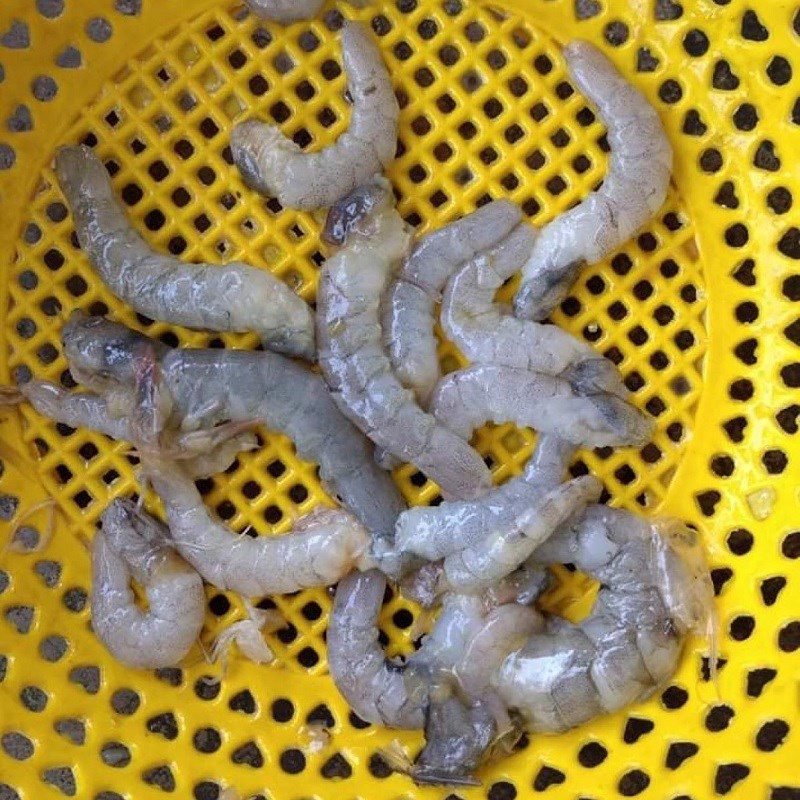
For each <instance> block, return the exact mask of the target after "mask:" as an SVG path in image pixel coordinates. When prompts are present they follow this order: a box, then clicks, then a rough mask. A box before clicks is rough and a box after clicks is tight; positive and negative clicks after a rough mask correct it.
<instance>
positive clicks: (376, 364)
mask: <svg viewBox="0 0 800 800" xmlns="http://www.w3.org/2000/svg"><path fill="white" fill-rule="evenodd" d="M364 192H368V193H373V194H375V195H376V196H377V197H378V198H379V200H376V201H374V202H372V203H370V204H369V206H368V211H367V213H366V214H365V215H364V216H356V217H355V219H354V220H351V223H352V224H350V225H349V226H347V227H349V232H348V234H347V241H346V244H345V245H344V246H343V247H342V248H341V249H340V250H339V252H338V253H336V254H335V255H334V256H333V257H331V258H329V259H328V261H327V262H326V263H325V266H324V268H323V271H322V276H321V278H320V286H319V292H318V297H317V337H318V340H319V363H320V367H321V369H322V374H323V375H324V377H325V380H326V382H327V384H328V386H329V387H330V389H331V391H332V393H333V398H334V400H335V401H336V404H337V405H338V406H339V408H340V409H341V411H342V413H344V414H345V416H347V417H348V418H349V419H350V420H351V421H352V422H353V423H354V424H356V425H357V426H358V427H359V428H360V429H361V430H362V431H364V433H366V434H367V436H369V438H370V439H372V441H373V442H375V443H376V444H377V445H378V446H379V447H381V448H382V449H383V450H385V451H387V452H389V453H390V454H391V455H394V456H396V457H398V458H400V459H402V460H404V461H410V462H412V463H414V464H416V466H417V467H419V469H421V470H422V471H423V472H425V473H426V474H427V475H428V476H429V477H430V478H432V479H433V480H435V481H436V482H437V483H438V484H439V486H440V487H441V490H442V492H443V494H445V495H447V496H450V497H453V496H455V497H468V496H473V495H475V494H478V493H480V492H481V491H483V490H484V489H485V488H488V486H489V483H490V475H489V470H488V469H487V468H486V465H485V464H484V463H483V460H482V459H481V457H480V456H479V455H478V453H477V452H475V450H473V449H472V448H471V447H470V446H469V445H468V444H467V443H466V442H465V441H463V440H461V439H459V437H458V436H456V435H455V434H453V433H452V432H451V431H450V430H449V429H448V428H446V427H445V426H444V425H442V424H440V423H439V422H437V421H436V420H435V419H434V418H433V417H432V416H431V415H430V414H427V413H425V412H424V411H423V410H422V409H421V408H420V407H419V405H417V403H416V400H415V398H414V395H413V394H412V392H410V391H409V390H408V389H405V388H404V387H403V386H402V385H401V383H400V382H399V381H398V380H397V378H396V377H395V375H394V373H393V371H392V368H391V364H390V362H389V359H388V357H387V356H386V353H385V352H384V350H383V346H382V342H381V325H380V322H379V306H380V299H381V296H382V294H383V292H384V290H385V288H386V285H387V283H388V281H389V279H390V277H391V274H392V271H393V270H394V269H395V267H396V266H397V264H398V263H399V262H400V261H401V259H402V258H403V257H404V256H405V253H406V250H407V248H408V244H409V234H408V231H407V230H406V227H405V224H404V223H403V220H402V218H401V217H400V215H399V214H398V213H397V211H396V210H395V208H394V205H393V198H392V197H391V195H390V193H389V192H388V190H386V189H384V188H383V187H382V186H379V185H377V184H375V185H372V186H371V187H368V188H367V189H362V190H360V192H359V194H363V193H364ZM341 202H342V204H343V205H352V203H351V201H350V200H349V198H345V200H343V201H341ZM355 207H356V214H357V215H358V210H359V209H361V208H364V207H367V206H365V204H364V203H363V201H362V200H359V202H358V203H357V204H356V206H355ZM334 213H336V214H338V213H339V211H338V209H334Z"/></svg>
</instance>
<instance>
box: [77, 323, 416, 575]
mask: <svg viewBox="0 0 800 800" xmlns="http://www.w3.org/2000/svg"><path fill="white" fill-rule="evenodd" d="M62 338H63V342H64V350H65V352H66V355H67V360H68V361H69V364H70V369H71V370H72V371H73V374H74V375H75V377H76V378H77V379H78V380H80V381H81V382H82V383H84V384H85V385H87V386H90V387H91V388H93V389H95V390H96V391H99V392H101V393H102V394H104V395H106V393H108V392H112V393H114V392H116V393H117V394H119V393H120V392H121V391H122V392H127V394H128V395H129V394H130V387H131V386H133V385H134V383H135V374H134V373H135V364H136V360H137V358H138V353H139V352H140V351H141V349H142V346H143V340H144V342H145V344H146V342H148V341H150V340H147V337H143V336H142V334H139V333H136V332H135V331H131V330H130V329H129V328H126V327H125V326H123V325H119V324H117V323H114V322H110V321H108V320H105V319H103V318H102V317H86V316H84V315H82V314H77V313H76V314H73V316H72V318H71V319H70V321H69V322H68V323H67V324H66V325H65V326H64V329H63V332H62ZM156 345H158V347H159V349H158V359H159V367H160V381H161V383H162V384H163V385H164V388H165V391H166V393H167V394H168V395H169V396H170V398H171V403H172V419H171V420H170V422H171V427H173V428H176V429H179V430H183V431H184V432H190V431H193V430H200V431H202V430H203V429H204V428H213V426H215V425H217V424H219V423H223V422H230V423H237V422H240V423H241V422H252V421H254V420H257V421H259V422H262V423H263V424H264V425H266V426H267V427H268V428H270V429H272V430H275V431H279V432H281V433H283V434H285V435H286V436H288V437H289V438H291V439H292V440H293V441H294V444H295V446H296V448H297V452H298V454H299V455H300V457H301V458H305V459H307V460H310V461H316V462H317V463H318V464H319V465H320V476H321V478H322V480H323V481H324V482H325V483H326V484H328V485H329V486H330V491H331V493H332V494H334V495H335V496H336V497H338V498H339V499H340V500H341V502H342V503H343V505H345V506H346V507H347V508H348V509H350V510H351V511H352V512H353V514H355V515H356V517H358V519H359V520H361V522H362V523H363V524H364V525H365V526H366V528H367V529H368V530H369V532H370V535H371V536H372V539H373V555H374V556H375V558H376V559H378V560H380V561H381V565H382V567H383V568H384V569H386V570H387V571H390V572H393V573H394V572H396V571H397V570H398V566H397V565H396V564H395V565H393V564H390V563H388V562H387V561H385V560H382V554H383V553H384V551H388V550H391V549H392V543H393V540H394V523H395V520H396V519H397V515H398V514H399V513H400V512H401V511H402V510H403V509H405V507H406V506H405V503H404V502H403V499H402V497H401V496H400V494H399V492H398V491H397V487H396V486H395V485H394V482H393V481H392V479H391V477H390V476H389V475H387V474H386V473H385V472H384V471H383V470H382V469H380V468H379V467H378V466H377V465H376V464H375V461H374V458H373V448H372V445H371V444H370V443H369V442H368V441H367V440H366V439H365V437H364V436H363V435H362V434H361V432H360V431H359V430H358V429H357V428H356V427H355V426H353V425H352V424H351V423H350V422H349V421H348V420H347V419H346V418H345V417H344V416H342V414H341V413H340V411H339V409H338V408H337V407H336V404H335V403H334V402H333V400H332V399H331V396H330V394H329V392H328V390H327V388H326V386H325V383H324V382H323V380H322V379H321V378H320V377H319V376H318V375H315V374H314V373H312V372H310V371H309V370H308V369H306V368H305V367H303V366H302V365H300V364H297V363H295V362H293V361H290V360H289V359H287V358H284V357H282V356H280V355H278V354H276V353H270V352H266V351H265V352H252V351H245V350H214V349H209V350H191V349H180V350H177V349H176V350H173V349H170V348H166V347H164V346H163V345H159V343H154V346H156Z"/></svg>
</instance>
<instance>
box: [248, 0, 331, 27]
mask: <svg viewBox="0 0 800 800" xmlns="http://www.w3.org/2000/svg"><path fill="white" fill-rule="evenodd" d="M323 2H324V0H247V7H248V8H249V9H250V10H251V11H252V12H253V13H254V14H255V15H256V16H257V17H261V18H262V19H271V20H274V21H275V22H279V23H280V24H281V25H288V24H289V23H290V22H297V21H298V20H301V19H311V18H312V17H315V16H316V15H317V13H318V12H319V10H320V9H321V8H322V4H323Z"/></svg>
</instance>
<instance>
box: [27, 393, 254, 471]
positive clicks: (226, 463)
mask: <svg viewBox="0 0 800 800" xmlns="http://www.w3.org/2000/svg"><path fill="white" fill-rule="evenodd" d="M19 391H20V395H21V396H22V397H24V398H25V399H26V400H27V401H28V402H29V403H30V404H31V405H32V406H33V407H34V408H35V409H36V410H37V411H38V412H39V413H40V414H41V415H42V416H44V417H47V418H48V419H52V420H54V421H55V422H60V423H61V424H62V425H69V426H70V427H71V428H88V429H89V430H94V431H97V432H98V433H103V434H105V435H106V436H110V437H111V438H112V439H119V440H123V441H127V442H132V443H135V442H136V439H137V433H136V431H135V430H134V426H133V425H132V423H131V419H130V417H128V416H114V415H113V414H112V412H111V409H110V408H109V403H108V400H107V399H106V398H104V397H101V396H100V395H97V394H94V393H91V392H80V393H79V392H69V391H67V390H66V389H63V388H62V387H61V386H57V385H56V384H54V383H49V382H47V381H36V380H33V381H29V382H28V383H26V384H23V385H22V386H20V388H19ZM240 427H241V426H240ZM257 447H258V440H257V439H256V437H255V434H253V433H251V432H250V431H246V430H245V431H241V430H234V432H233V434H232V435H231V426H226V425H220V426H216V427H215V428H211V429H207V430H202V431H196V432H191V433H180V432H176V433H175V434H174V436H173V437H171V440H170V441H169V443H164V446H163V448H162V452H165V453H166V454H168V455H170V456H171V457H173V458H175V459H177V460H179V461H180V462H181V466H182V467H183V469H185V470H186V472H187V473H188V474H189V475H191V476H192V477H193V478H206V477H208V476H209V475H214V474H216V473H218V472H224V471H225V470H226V469H228V467H230V465H231V464H232V463H233V461H234V460H235V458H236V456H237V455H238V454H239V453H241V452H242V451H245V450H255V449H256V448H257Z"/></svg>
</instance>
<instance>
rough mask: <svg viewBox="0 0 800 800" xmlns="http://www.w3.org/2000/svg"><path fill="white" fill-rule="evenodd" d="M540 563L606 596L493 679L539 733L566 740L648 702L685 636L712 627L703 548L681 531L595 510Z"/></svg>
mask: <svg viewBox="0 0 800 800" xmlns="http://www.w3.org/2000/svg"><path fill="white" fill-rule="evenodd" d="M535 558H536V559H537V560H538V561H540V562H541V563H544V564H550V563H559V562H571V563H573V564H575V566H577V567H578V569H580V570H583V571H584V572H587V573H589V574H590V575H593V576H595V577H596V578H597V579H598V580H599V581H600V583H601V587H600V592H599V594H598V597H597V600H596V602H595V605H594V608H593V610H592V612H591V614H590V615H589V616H588V617H587V618H586V619H585V620H583V621H582V622H581V623H580V624H578V625H573V624H572V623H570V622H567V621H566V620H563V619H560V618H553V619H550V620H549V622H548V624H547V628H546V629H545V631H544V632H541V633H536V634H534V635H533V636H531V638H530V639H529V640H528V642H527V643H526V644H525V646H524V647H522V648H521V649H520V650H518V651H516V652H514V653H511V654H510V655H509V656H508V657H507V658H506V659H505V661H504V662H503V664H502V666H501V667H500V669H499V670H498V671H497V673H496V674H495V676H494V677H493V681H492V683H493V685H494V687H495V688H496V689H497V691H498V692H499V693H500V695H501V697H502V698H503V700H504V701H505V703H506V704H507V705H508V707H509V708H510V709H513V710H516V711H518V712H519V713H521V714H522V715H523V716H524V717H525V719H526V721H527V723H528V725H529V726H530V729H531V730H533V731H537V732H557V731H564V730H567V729H568V728H572V727H574V726H576V725H580V724H582V723H584V722H586V721H587V720H589V719H591V718H592V717H594V716H597V715H598V714H602V713H605V712H612V711H616V710H618V709H620V708H623V707H625V706H627V705H629V704H631V703H634V702H639V701H641V700H643V699H645V698H646V697H648V696H649V695H651V694H652V693H653V692H654V691H655V690H656V689H657V688H658V687H659V686H661V685H662V684H663V683H664V682H665V681H667V680H668V679H669V678H670V677H671V675H672V674H673V672H674V670H675V668H676V665H677V662H678V658H679V656H680V651H681V645H682V642H683V639H684V638H685V636H686V634H688V633H689V632H691V631H694V632H698V633H705V632H707V630H708V628H709V627H710V626H711V625H712V620H713V618H714V610H713V609H714V603H713V597H714V593H713V587H712V584H711V579H710V576H709V574H708V568H707V566H706V563H705V559H704V556H703V552H702V547H701V544H700V539H699V536H698V534H697V533H696V532H695V531H692V530H690V529H689V528H686V527H684V526H683V525H681V524H680V523H678V522H669V521H655V522H653V521H650V520H644V519H641V518H639V517H636V516H634V515H633V514H630V513H629V512H627V511H620V510H616V509H610V508H606V507H604V506H594V507H591V508H589V509H587V510H586V511H585V512H584V513H583V514H580V515H578V516H577V517H576V518H575V519H574V520H573V521H572V522H571V523H570V524H569V525H566V526H565V527H564V528H563V530H562V531H559V533H558V534H556V535H555V536H553V537H552V538H551V539H550V540H549V541H548V542H546V543H545V544H543V545H542V546H540V547H539V548H538V549H537V551H536V554H535Z"/></svg>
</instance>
